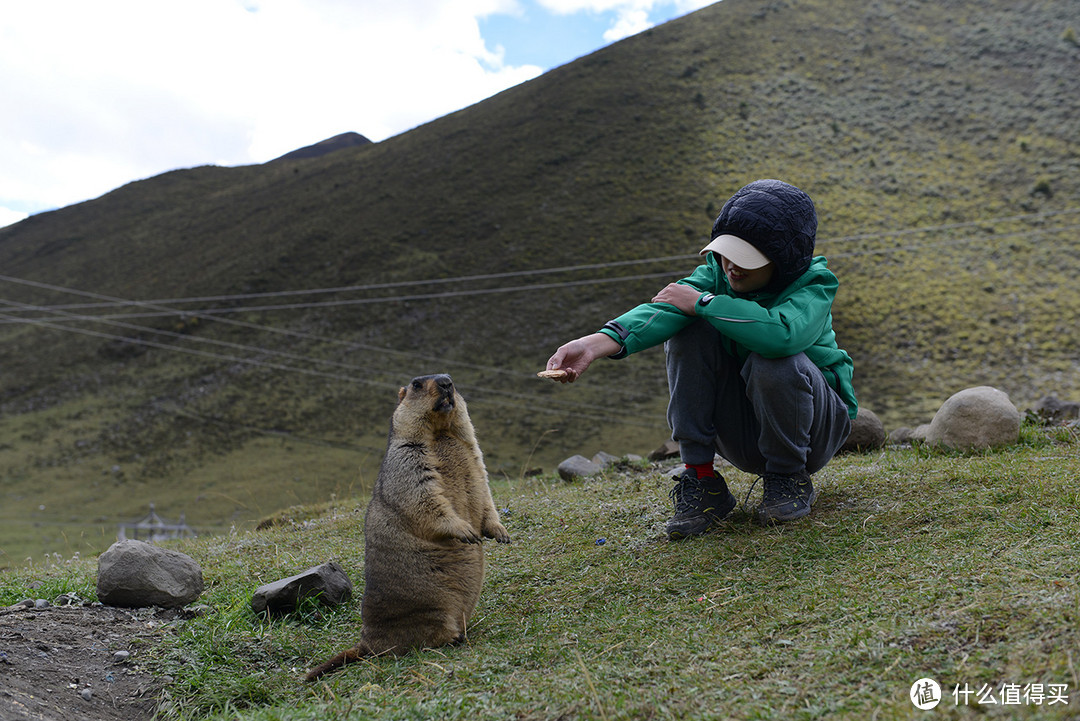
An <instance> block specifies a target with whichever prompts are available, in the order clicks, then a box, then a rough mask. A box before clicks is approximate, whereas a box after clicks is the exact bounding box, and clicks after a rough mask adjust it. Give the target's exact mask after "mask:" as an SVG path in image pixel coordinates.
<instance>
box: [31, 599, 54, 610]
mask: <svg viewBox="0 0 1080 721" xmlns="http://www.w3.org/2000/svg"><path fill="white" fill-rule="evenodd" d="M51 605H52V604H50V603H49V602H48V601H46V600H45V599H44V598H39V599H36V600H35V601H34V608H48V607H49V606H51Z"/></svg>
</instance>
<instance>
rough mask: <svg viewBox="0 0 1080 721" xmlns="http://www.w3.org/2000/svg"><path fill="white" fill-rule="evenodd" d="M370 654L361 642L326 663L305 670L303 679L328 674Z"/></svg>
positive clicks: (308, 679) (309, 679)
mask: <svg viewBox="0 0 1080 721" xmlns="http://www.w3.org/2000/svg"><path fill="white" fill-rule="evenodd" d="M370 655H371V652H370V651H368V648H367V645H366V644H364V643H363V642H361V643H360V644H359V645H357V646H354V647H353V648H350V649H349V650H348V651H342V652H341V653H339V654H338V655H337V656H334V657H333V658H332V659H330V660H329V661H327V662H326V663H321V664H319V665H318V666H316V667H315V668H313V669H311V670H310V671H308V672H307V675H306V676H304V680H305V681H314V680H315V679H317V678H319V677H320V676H322V675H324V674H328V673H330V672H331V671H336V670H338V669H339V668H341V667H342V666H344V665H345V664H347V663H352V662H353V661H359V660H360V659H361V658H363V657H365V656H370Z"/></svg>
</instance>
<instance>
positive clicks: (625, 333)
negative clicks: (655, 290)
mask: <svg viewBox="0 0 1080 721" xmlns="http://www.w3.org/2000/svg"><path fill="white" fill-rule="evenodd" d="M678 282H679V283H681V284H683V285H688V286H690V287H692V288H694V289H696V290H699V291H702V293H704V292H705V291H709V290H713V289H715V288H716V282H717V281H716V274H715V272H714V270H713V269H712V268H710V267H709V266H708V265H700V266H698V267H697V269H695V270H694V272H693V273H691V274H690V275H689V276H687V277H686V278H683V279H682V280H680V281H678ZM692 320H693V316H689V315H686V314H685V313H683V312H682V311H681V310H679V309H678V308H676V307H675V306H673V305H670V304H668V303H642V304H641V305H639V306H637V307H636V308H633V309H631V310H629V311H627V312H626V313H623V314H622V315H620V316H619V317H618V318H615V319H614V320H609V321H608V322H607V323H605V324H604V327H603V328H601V329H600V332H601V333H604V334H605V335H607V336H608V337H610V338H611V339H613V340H615V341H616V342H617V343H619V344H620V345H621V346H622V350H621V351H619V352H618V353H616V354H615V355H613V356H611V357H612V358H625V357H626V356H628V355H630V354H631V353H637V352H638V351H640V350H645V349H646V348H651V347H652V346H654V345H659V344H660V343H663V342H664V341H666V340H667V339H668V338H670V337H671V336H673V335H675V334H676V333H678V332H679V331H680V330H682V329H683V328H685V327H686V326H687V325H689V324H690V322H691V321H692Z"/></svg>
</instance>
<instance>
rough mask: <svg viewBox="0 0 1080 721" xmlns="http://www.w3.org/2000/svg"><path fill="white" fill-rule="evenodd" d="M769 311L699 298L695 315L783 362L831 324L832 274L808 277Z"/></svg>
mask: <svg viewBox="0 0 1080 721" xmlns="http://www.w3.org/2000/svg"><path fill="white" fill-rule="evenodd" d="M808 276H810V277H807V276H804V277H803V279H801V280H803V281H804V282H803V283H802V284H800V283H799V282H798V281H797V282H796V283H795V284H794V286H795V287H791V288H789V289H788V290H787V291H785V292H784V297H783V298H780V299H778V301H779V302H777V303H775V304H773V305H772V306H771V307H768V308H766V307H764V306H763V305H761V304H759V303H756V302H754V301H753V300H748V299H744V298H735V297H731V296H727V295H716V296H713V295H711V294H710V293H703V294H702V295H701V297H700V298H698V302H697V304H696V305H695V306H694V310H695V312H696V313H697V314H698V315H699V316H701V317H702V318H705V319H706V320H708V322H709V323H711V324H712V325H713V326H714V327H715V328H716V329H717V330H718V331H719V332H720V333H722V334H723V335H725V336H727V337H728V338H730V339H731V340H733V341H735V342H736V343H738V344H739V345H741V346H743V347H744V348H746V349H747V350H749V351H752V352H756V353H760V354H761V355H763V356H765V357H766V358H784V357H787V356H791V355H795V354H796V353H801V352H803V351H805V350H806V349H807V348H810V347H811V346H812V345H814V343H815V342H817V340H818V339H819V338H820V337H821V335H822V333H824V332H825V331H826V330H827V329H828V328H829V327H830V325H831V323H832V317H831V314H832V302H833V298H835V297H836V289H837V286H838V282H837V280H836V276H834V275H833V274H832V273H828V272H826V273H822V274H808Z"/></svg>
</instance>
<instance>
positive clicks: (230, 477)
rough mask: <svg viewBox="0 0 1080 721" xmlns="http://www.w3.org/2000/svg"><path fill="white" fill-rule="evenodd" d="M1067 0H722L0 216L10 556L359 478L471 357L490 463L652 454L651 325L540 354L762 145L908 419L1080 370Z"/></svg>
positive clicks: (622, 301)
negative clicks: (254, 157) (393, 122)
mask: <svg viewBox="0 0 1080 721" xmlns="http://www.w3.org/2000/svg"><path fill="white" fill-rule="evenodd" d="M1073 9H1074V7H1073V5H1072V4H1071V3H1069V2H1065V1H1064V0H1058V1H1047V2H1037V3H1026V4H1023V5H1018V4H1016V3H1011V2H1005V1H1004V0H990V1H989V2H979V3H975V2H970V1H968V2H962V1H959V0H952V1H946V2H941V3H923V2H914V1H909V2H901V3H886V2H869V3H864V2H854V0H841V1H838V2H837V1H826V0H807V1H806V2H799V3H795V2H786V1H783V0H778V1H774V2H759V1H751V0H724V2H721V3H718V4H716V5H713V6H711V7H708V8H705V9H703V10H701V11H698V12H696V13H693V14H691V15H688V16H686V17H683V18H680V19H678V20H676V21H673V22H670V23H667V24H665V25H663V26H660V27H658V28H654V29H652V30H649V31H647V32H645V33H642V34H640V35H638V36H635V37H632V38H629V39H627V40H624V41H622V42H619V43H616V44H614V45H611V46H609V47H606V48H604V49H602V50H600V51H598V52H596V53H593V54H591V55H589V56H586V57H583V58H581V59H579V60H576V61H574V62H572V63H569V64H567V65H564V66H562V67H559V68H556V69H554V70H552V71H550V72H548V73H546V74H545V75H543V76H541V77H539V78H537V79H535V80H533V81H531V82H528V83H525V84H523V85H520V86H518V87H515V88H512V89H510V90H507V91H505V92H503V93H501V94H499V95H497V96H495V97H493V98H490V99H488V100H486V101H484V102H482V103H479V104H477V105H474V106H471V107H469V108H466V109H464V110H461V111H459V112H456V113H453V114H450V115H448V116H446V117H443V118H440V119H438V120H436V121H434V122H431V123H429V124H427V125H424V126H421V127H419V128H416V129H414V130H412V131H409V132H407V133H404V134H402V135H399V136H396V137H393V138H390V139H388V140H386V141H384V142H381V143H375V144H364V145H360V146H356V147H349V148H343V149H341V150H338V151H335V152H332V153H329V154H326V155H322V156H320V157H315V158H308V159H298V160H284V159H279V160H277V161H273V162H271V163H267V164H265V165H261V166H247V167H236V168H222V167H210V166H207V167H199V168H191V169H185V170H177V171H173V172H169V173H165V174H163V175H160V176H157V177H155V178H150V179H147V180H143V181H139V182H135V183H131V184H129V185H126V186H124V187H121V188H118V189H116V190H115V191H113V192H111V193H109V194H107V195H105V196H103V197H101V198H98V199H96V200H93V201H89V202H86V203H80V204H78V205H74V206H70V207H67V208H62V209H60V210H56V211H53V212H49V213H43V214H40V215H37V216H33V217H31V218H28V219H27V220H25V221H23V222H21V223H19V224H17V225H15V226H12V227H9V228H5V229H2V230H0V269H2V270H0V274H2V280H3V288H4V294H3V296H2V297H3V298H4V305H5V306H6V307H5V308H3V309H2V310H0V367H2V368H3V376H2V379H0V411H2V416H0V445H2V446H3V451H4V452H3V459H2V460H0V484H2V485H0V493H2V494H3V503H2V510H0V525H3V526H5V527H7V528H12V529H16V530H15V531H10V532H5V535H4V536H3V537H0V549H3V553H4V554H6V556H7V558H6V559H5V558H4V557H3V556H0V566H2V565H4V564H5V562H20V561H21V560H22V557H23V556H24V555H26V554H40V553H42V552H45V551H50V550H55V549H57V548H64V549H66V550H72V549H75V550H77V549H80V548H82V549H95V548H100V547H101V546H102V544H106V545H107V542H108V540H109V539H110V537H111V535H112V532H113V525H112V524H114V523H115V522H117V521H118V520H124V519H128V518H134V517H137V516H140V515H142V514H143V512H144V510H145V508H146V505H147V504H148V503H150V502H156V503H157V507H158V509H159V511H162V512H163V513H166V514H171V515H173V516H176V515H178V514H179V513H180V512H186V513H187V517H188V520H189V521H190V522H192V523H193V524H195V525H197V526H201V527H203V528H206V529H211V528H223V527H227V526H228V525H230V524H234V523H246V522H251V521H255V520H258V519H259V518H262V517H265V516H267V515H270V514H273V513H274V512H276V511H278V510H280V509H281V508H283V507H286V506H289V505H292V504H294V503H306V502H312V501H316V500H321V499H325V498H326V497H328V496H330V495H334V494H355V493H362V492H363V489H364V488H365V487H366V486H367V485H368V484H369V483H370V481H371V479H372V477H373V474H374V470H375V468H376V467H377V464H378V461H379V457H380V455H381V451H382V447H383V444H384V442H385V434H386V427H387V420H388V418H389V414H390V411H391V410H392V408H393V404H394V401H395V398H396V388H397V387H398V386H399V385H401V384H403V383H404V382H405V381H407V380H408V379H409V378H411V377H412V376H413V375H419V374H422V373H430V372H436V371H438V372H442V371H447V372H450V373H451V374H452V375H453V376H454V378H455V381H456V382H457V384H458V385H459V387H460V388H461V389H462V391H463V393H464V394H465V396H466V397H467V398H468V399H469V402H470V409H471V411H472V414H473V418H474V421H475V424H476V426H477V429H478V433H479V435H480V438H481V444H482V445H483V447H484V449H485V453H486V455H487V457H488V462H489V466H490V468H491V469H492V471H493V472H494V473H496V474H505V475H508V476H517V475H520V473H521V472H522V471H523V470H525V469H526V468H528V467H530V466H535V465H540V466H547V467H550V466H551V465H552V464H553V463H554V462H556V461H557V460H559V459H561V458H562V457H564V456H565V455H568V454H570V453H577V452H581V453H585V454H587V455H589V454H592V453H593V452H595V451H597V450H601V449H603V450H607V451H610V452H613V453H629V452H635V453H643V452H647V451H648V450H650V449H651V448H652V447H653V446H655V445H656V444H658V443H659V442H660V441H662V440H663V439H664V438H665V436H666V428H665V423H664V406H665V402H666V383H665V378H664V371H663V363H662V353H661V351H660V350H659V349H652V350H650V351H646V352H644V353H642V354H641V357H635V358H631V359H628V360H624V361H618V362H610V363H606V362H605V363H599V364H596V366H595V367H594V369H593V370H591V371H590V373H589V375H588V376H587V377H585V378H583V379H582V380H581V381H580V382H579V383H576V384H574V385H573V386H570V387H560V386H555V385H554V384H547V383H542V382H540V381H538V380H537V379H535V378H534V377H533V373H534V372H535V371H536V370H539V369H540V368H542V367H543V364H544V362H545V360H546V359H547V357H548V356H549V355H550V354H551V352H553V351H554V349H555V348H556V347H557V346H558V344H560V343H561V342H564V341H565V340H568V339H570V338H573V337H576V336H578V335H581V334H583V333H586V332H590V331H592V330H595V329H596V328H597V327H599V326H600V325H601V324H602V323H603V322H604V321H606V320H608V319H609V318H611V317H613V316H614V315H616V314H618V313H619V312H621V311H622V310H624V309H626V308H628V307H630V306H632V305H634V304H636V303H638V302H641V301H643V300H647V299H648V298H649V297H651V294H652V293H653V292H654V291H655V290H656V289H657V288H659V287H660V286H662V285H663V284H665V283H667V282H669V281H670V280H673V279H676V278H678V277H680V276H681V275H683V274H686V273H687V272H688V271H689V270H690V269H692V268H693V266H694V265H695V264H696V260H697V255H696V253H697V250H698V249H699V248H700V247H702V246H703V245H704V244H705V243H706V242H707V240H708V232H709V229H710V226H711V222H712V219H713V217H715V215H716V213H717V212H718V211H719V208H720V206H721V205H722V203H723V202H724V200H725V199H726V198H727V197H728V196H729V195H730V194H731V193H732V192H734V191H735V190H736V189H738V188H739V187H740V186H742V185H743V184H745V183H746V182H749V181H751V180H754V179H756V178H761V177H778V178H782V179H784V180H787V181H789V182H792V183H794V184H796V185H799V186H800V187H802V188H804V189H806V190H807V191H808V192H809V193H810V194H811V196H813V197H814V199H815V201H816V203H817V206H818V211H819V218H820V224H819V241H818V250H819V252H820V253H823V254H825V255H826V256H828V258H829V261H830V267H831V268H832V269H833V270H834V271H835V272H836V273H837V275H838V276H839V277H840V279H841V291H840V295H839V297H838V299H837V303H836V306H835V311H834V316H835V317H834V320H835V327H836V330H837V334H838V337H839V339H840V341H841V343H842V345H843V346H844V347H846V348H847V349H848V351H849V352H850V353H851V355H852V356H853V357H854V358H855V361H856V372H857V376H856V382H857V390H858V392H859V396H860V401H861V403H862V404H863V405H864V406H865V407H867V408H869V409H871V410H874V411H875V412H876V413H878V414H879V415H880V416H882V417H883V418H884V419H885V420H886V423H887V425H889V426H896V425H900V424H906V425H914V424H916V423H920V422H925V421H927V420H929V417H930V415H931V414H932V413H933V410H934V409H935V408H936V407H937V405H938V404H940V402H941V401H942V400H944V398H945V397H947V396H948V395H950V394H951V393H953V392H955V391H957V390H960V389H961V388H964V387H968V386H973V385H981V384H989V385H995V386H998V387H1000V388H1002V389H1004V390H1006V391H1007V392H1009V393H1010V395H1011V396H1012V398H1013V400H1014V402H1016V403H1017V404H1018V405H1019V406H1021V407H1023V406H1024V405H1025V404H1029V403H1032V402H1033V401H1035V400H1037V399H1038V398H1039V397H1041V396H1042V395H1044V394H1047V393H1056V394H1059V395H1062V396H1069V395H1072V396H1075V395H1076V394H1077V393H1078V392H1080V379H1078V376H1080V373H1078V370H1080V369H1078V365H1077V358H1078V357H1080V348H1078V344H1080V338H1078V336H1077V334H1076V332H1075V328H1076V327H1078V323H1080V317H1078V315H1080V310H1078V309H1080V303H1078V302H1077V301H1078V300H1080V298H1078V297H1077V296H1078V294H1077V290H1076V284H1075V279H1076V278H1077V277H1080V260H1078V258H1080V253H1077V241H1076V237H1077V232H1076V231H1077V227H1078V226H1080V189H1078V183H1080V180H1078V179H1080V154H1078V146H1077V143H1076V138H1078V137H1080V112H1078V111H1080V108H1078V105H1080V102H1078V100H1077V98H1080V47H1078V46H1077V43H1076V41H1075V29H1074V28H1073V26H1072V23H1075V22H1076V19H1075V13H1074V12H1071V11H1072V10H1073ZM356 130H357V131H359V132H363V128H357V129H356ZM61 499H62V500H61ZM26 539H31V540H29V541H27V540H26Z"/></svg>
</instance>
